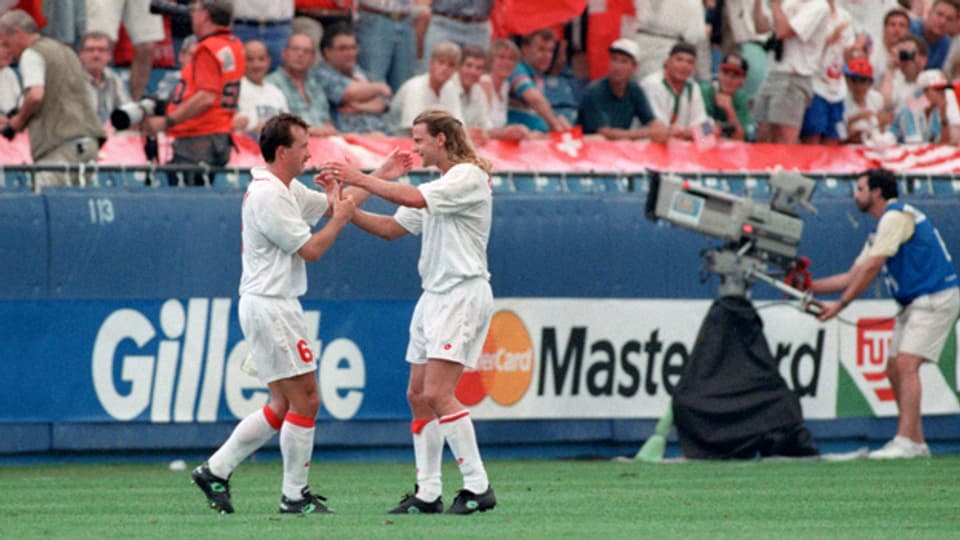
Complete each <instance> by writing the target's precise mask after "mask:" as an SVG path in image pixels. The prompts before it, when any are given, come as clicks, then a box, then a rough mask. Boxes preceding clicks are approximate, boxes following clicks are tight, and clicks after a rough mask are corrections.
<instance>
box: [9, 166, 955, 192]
mask: <svg viewBox="0 0 960 540" xmlns="http://www.w3.org/2000/svg"><path fill="white" fill-rule="evenodd" d="M41 171H52V172H62V173H64V174H66V173H78V175H79V177H80V178H82V182H81V185H80V186H74V187H73V188H72V189H77V188H101V189H127V190H159V189H208V190H216V191H227V192H230V191H239V190H245V189H246V187H247V184H249V183H250V179H251V176H250V170H249V169H248V168H240V167H204V166H190V165H160V166H143V165H138V166H124V165H69V166H68V165H0V193H3V192H38V191H40V189H38V187H37V185H36V182H35V174H36V173H37V172H41ZM317 172H318V169H308V170H306V171H304V173H303V174H301V175H300V180H301V181H302V182H304V183H306V184H308V185H312V177H313V175H314V174H316V173H317ZM674 174H677V175H679V176H681V177H683V178H685V179H689V180H692V181H696V182H700V183H702V184H703V185H705V186H707V187H712V188H716V189H720V190H722V191H728V192H731V193H737V194H751V193H765V192H766V191H767V179H768V178H769V175H770V173H768V172H751V171H743V172H696V173H690V172H678V173H674ZM194 175H198V176H197V178H199V184H200V185H199V186H188V183H189V181H188V178H190V177H191V176H194ZM438 175H439V173H438V172H437V171H436V170H414V171H411V172H410V173H408V174H407V175H406V176H405V177H404V178H401V179H400V181H402V182H407V183H410V184H414V185H417V184H421V183H423V182H427V181H430V180H433V179H436V178H437V177H438ZM647 175H648V173H647V172H645V171H641V172H631V173H624V172H603V171H598V172H572V171H495V172H494V173H493V174H492V175H491V185H492V187H493V190H494V192H496V193H519V194H524V193H543V194H560V193H574V194H576V193H579V194H617V193H620V194H631V193H634V194H637V193H641V194H644V193H646V191H647V185H648V182H647ZM807 176H810V177H812V178H814V179H815V180H817V192H818V193H828V194H836V195H850V194H852V193H853V185H854V182H853V180H855V177H856V175H852V174H832V173H807ZM899 178H900V189H901V192H902V193H905V194H911V195H913V194H916V195H933V196H960V176H957V175H952V174H945V175H931V174H926V173H923V174H911V173H901V174H899Z"/></svg>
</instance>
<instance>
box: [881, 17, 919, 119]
mask: <svg viewBox="0 0 960 540" xmlns="http://www.w3.org/2000/svg"><path fill="white" fill-rule="evenodd" d="M896 52H897V68H896V69H890V70H887V72H886V73H884V75H883V80H881V81H880V84H879V85H878V86H877V90H879V91H880V93H881V94H882V95H883V99H884V103H885V104H886V107H887V110H889V111H893V112H896V111H898V110H899V109H900V108H902V107H903V105H904V104H905V103H906V102H907V100H908V99H910V98H911V97H912V96H913V95H915V94H916V90H917V77H919V76H920V72H921V71H923V66H924V65H926V63H927V44H926V42H924V41H923V40H922V39H921V38H918V37H917V36H914V35H907V36H903V37H902V38H900V43H898V44H897V46H896Z"/></svg>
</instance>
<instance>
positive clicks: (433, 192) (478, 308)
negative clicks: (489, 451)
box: [329, 110, 497, 514]
mask: <svg viewBox="0 0 960 540" xmlns="http://www.w3.org/2000/svg"><path fill="white" fill-rule="evenodd" d="M412 135H413V143H414V148H415V150H416V152H417V153H418V154H420V157H421V161H422V164H423V166H424V167H429V166H436V167H437V168H438V169H440V171H441V172H442V173H443V176H441V177H440V178H439V179H438V180H435V181H432V182H428V183H425V184H421V185H419V186H412V185H409V184H398V183H391V182H386V181H384V180H380V179H379V178H376V177H373V176H367V175H364V174H362V173H361V172H360V171H358V170H357V169H356V168H353V167H349V166H347V165H344V164H335V165H333V166H332V168H331V171H330V173H329V174H333V175H342V178H343V181H344V182H346V183H348V184H353V185H355V186H358V187H361V188H363V189H366V190H367V191H369V192H370V193H372V194H374V195H377V196H379V197H381V198H383V199H386V200H388V201H390V202H393V203H395V204H398V205H400V208H399V209H398V210H397V212H396V213H395V214H394V215H392V216H385V215H377V214H371V213H368V212H363V211H357V212H356V213H355V214H354V216H353V223H354V224H355V225H357V226H358V227H360V228H361V229H363V230H365V231H367V232H369V233H372V234H374V235H377V236H379V237H381V238H385V239H387V240H393V239H395V238H399V237H401V236H403V235H405V234H408V233H411V234H421V235H422V237H423V241H422V245H421V249H420V261H419V271H420V278H421V280H422V285H423V293H422V295H421V296H420V299H419V301H418V302H417V306H416V308H415V309H414V312H413V320H412V321H411V323H410V343H409V345H408V347H407V358H406V359H407V362H409V363H410V380H409V386H408V388H407V400H408V401H409V403H410V410H411V412H412V413H413V421H412V422H411V427H410V431H411V432H412V433H413V449H414V456H415V458H416V465H417V486H416V488H415V492H414V493H413V494H410V495H407V496H405V497H404V498H403V500H401V502H400V505H399V506H397V507H396V508H394V509H392V510H391V511H390V512H391V513H408V512H410V513H413V512H420V513H438V512H442V511H443V502H442V501H441V498H440V495H441V481H440V465H441V462H442V459H443V443H444V439H446V442H447V444H448V445H449V446H450V449H451V450H452V451H453V455H454V456H455V457H456V459H457V464H458V465H459V467H460V473H461V474H462V475H463V489H461V490H460V491H459V493H458V494H457V496H456V498H455V499H454V501H453V504H452V505H450V507H449V508H448V509H447V513H449V514H470V513H473V512H477V511H480V512H483V511H486V510H490V509H492V508H493V507H494V506H496V504H497V499H496V497H495V496H494V493H493V489H492V488H491V487H490V482H489V481H488V480H487V472H486V469H485V468H484V466H483V461H482V460H481V459H480V451H479V449H478V447H477V438H476V434H475V432H474V429H473V422H472V421H471V420H470V411H468V410H467V409H466V408H465V407H464V406H463V404H462V403H460V402H459V401H458V400H457V398H456V397H455V396H454V388H455V387H456V385H457V381H458V380H459V379H460V375H461V374H462V373H463V370H464V368H466V367H473V366H475V365H476V363H477V359H478V358H479V356H480V353H481V351H482V349H483V342H484V340H485V339H486V335H487V330H488V329H489V327H490V318H491V317H492V315H493V293H492V292H491V290H490V274H489V272H488V271H487V241H488V239H489V237H490V225H491V220H492V215H493V199H492V192H491V189H490V174H489V173H490V163H489V162H488V161H487V160H485V159H482V158H480V157H479V156H477V153H476V151H475V150H474V148H473V145H472V144H471V143H470V139H469V138H468V137H467V134H466V132H465V131H464V129H463V125H462V124H461V123H460V121H458V120H457V119H456V118H454V117H453V116H452V115H450V114H449V113H447V112H446V111H440V110H428V111H425V112H423V113H421V114H420V115H419V116H417V118H416V119H414V122H413V131H412Z"/></svg>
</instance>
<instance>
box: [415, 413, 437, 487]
mask: <svg viewBox="0 0 960 540" xmlns="http://www.w3.org/2000/svg"><path fill="white" fill-rule="evenodd" d="M410 432H411V433H413V456H414V459H415V460H416V464H417V498H418V499H420V500H421V501H424V502H433V501H435V500H437V497H439V496H440V494H441V493H442V492H443V486H442V483H441V480H440V466H441V464H442V463H443V434H442V433H440V424H439V423H438V422H436V421H435V419H433V418H430V419H427V418H416V419H414V420H413V422H411V423H410Z"/></svg>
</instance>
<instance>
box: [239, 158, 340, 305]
mask: <svg viewBox="0 0 960 540" xmlns="http://www.w3.org/2000/svg"><path fill="white" fill-rule="evenodd" d="M251 173H252V174H253V180H252V181H251V182H250V186H249V187H248V188H247V193H246V195H244V197H243V212H242V216H243V217H242V220H243V232H242V237H243V255H242V257H241V260H242V261H243V275H242V276H241V277H240V294H241V295H243V294H247V293H250V294H259V295H262V296H278V297H283V298H292V297H298V296H301V295H303V294H304V293H305V292H307V268H306V264H305V262H304V260H303V258H302V257H300V254H298V253H297V251H298V250H299V249H300V248H301V247H303V245H304V244H305V243H307V240H309V239H310V234H311V233H310V227H312V226H314V225H316V224H317V222H318V221H319V220H320V218H321V217H322V216H323V214H324V213H326V211H327V208H328V207H329V203H328V201H327V196H326V194H324V193H320V192H317V191H314V190H311V189H309V188H307V187H306V186H305V185H303V184H302V183H300V182H299V181H297V180H296V179H294V180H293V181H292V182H290V187H289V189H288V188H287V187H286V186H284V185H283V182H281V181H280V179H279V178H277V177H276V176H274V175H273V174H271V173H270V172H269V171H268V170H267V169H265V168H263V167H256V168H254V169H253V170H252V171H251Z"/></svg>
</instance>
